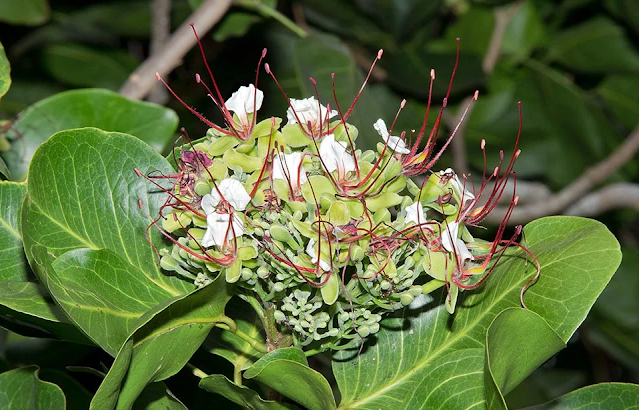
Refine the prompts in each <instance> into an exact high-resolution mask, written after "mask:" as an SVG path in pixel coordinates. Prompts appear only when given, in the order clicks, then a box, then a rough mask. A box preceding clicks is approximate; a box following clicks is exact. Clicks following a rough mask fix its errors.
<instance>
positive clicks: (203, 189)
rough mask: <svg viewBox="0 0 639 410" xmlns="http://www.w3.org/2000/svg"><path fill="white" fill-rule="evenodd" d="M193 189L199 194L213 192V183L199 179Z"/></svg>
mask: <svg viewBox="0 0 639 410" xmlns="http://www.w3.org/2000/svg"><path fill="white" fill-rule="evenodd" d="M193 190H194V191H195V193H196V194H198V195H199V196H204V195H206V194H208V193H210V192H211V185H209V183H208V182H206V181H205V180H203V179H198V180H197V181H195V184H194V185H193Z"/></svg>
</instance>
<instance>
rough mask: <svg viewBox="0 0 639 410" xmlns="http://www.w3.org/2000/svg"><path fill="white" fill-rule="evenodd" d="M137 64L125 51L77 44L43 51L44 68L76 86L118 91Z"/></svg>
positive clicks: (58, 45) (55, 46)
mask: <svg viewBox="0 0 639 410" xmlns="http://www.w3.org/2000/svg"><path fill="white" fill-rule="evenodd" d="M137 65H138V61H137V60H136V59H134V58H133V57H132V56H131V55H130V54H129V53H127V52H124V51H122V50H98V49H93V48H91V47H87V46H82V45H78V44H71V43H69V44H54V45H51V46H48V47H45V48H44V50H43V51H42V66H43V68H44V69H45V70H47V72H48V73H49V74H51V76H53V77H54V78H55V79H56V80H57V81H59V82H61V83H64V84H68V85H71V86H74V87H96V88H107V89H110V90H117V89H119V88H120V86H122V84H124V82H125V81H126V80H127V78H128V77H129V75H130V74H131V73H132V72H133V70H134V69H135V67H136V66H137Z"/></svg>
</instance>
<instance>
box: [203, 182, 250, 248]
mask: <svg viewBox="0 0 639 410" xmlns="http://www.w3.org/2000/svg"><path fill="white" fill-rule="evenodd" d="M218 191H219V192H218ZM220 194H221V196H220ZM222 199H224V200H225V201H226V202H228V204H229V205H230V206H231V207H232V208H233V210H234V211H231V213H228V212H218V210H217V209H216V207H217V206H218V205H219V204H220V202H222ZM250 201H251V197H250V196H249V195H248V193H246V189H244V186H242V184H241V183H240V181H238V180H235V179H232V178H226V179H224V180H222V181H221V182H220V183H219V184H217V189H213V190H212V191H211V193H210V194H206V195H204V196H203V197H202V202H201V203H200V205H201V206H202V209H203V210H204V213H205V214H206V232H204V237H202V246H203V247H205V248H208V247H210V246H213V245H216V246H219V247H222V246H224V244H225V243H227V242H230V241H233V240H235V238H236V237H237V236H241V235H242V234H244V223H243V222H242V220H241V219H240V218H239V217H238V216H237V215H235V210H237V211H243V210H245V209H246V206H247V205H248V203H249V202H250Z"/></svg>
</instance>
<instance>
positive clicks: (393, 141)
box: [373, 118, 410, 154]
mask: <svg viewBox="0 0 639 410" xmlns="http://www.w3.org/2000/svg"><path fill="white" fill-rule="evenodd" d="M373 128H375V130H376V131H377V133H378V134H379V135H381V136H382V138H383V139H384V142H387V143H388V146H389V148H390V149H392V150H393V151H395V152H397V153H398V154H408V153H410V150H409V149H408V148H406V144H405V143H404V141H403V140H402V139H401V138H399V137H393V136H391V135H390V133H389V132H388V128H386V123H385V122H384V120H383V119H381V118H380V119H378V120H377V121H375V124H373Z"/></svg>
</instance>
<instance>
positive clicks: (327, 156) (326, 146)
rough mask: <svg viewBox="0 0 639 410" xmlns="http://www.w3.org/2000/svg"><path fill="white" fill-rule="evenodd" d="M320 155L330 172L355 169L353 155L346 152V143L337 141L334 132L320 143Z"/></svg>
mask: <svg viewBox="0 0 639 410" xmlns="http://www.w3.org/2000/svg"><path fill="white" fill-rule="evenodd" d="M319 155H320V157H321V158H322V162H323V163H324V165H325V166H326V170H327V171H328V172H333V171H335V170H336V169H339V170H340V171H339V172H344V173H346V172H349V171H354V170H355V160H354V159H353V156H352V155H351V154H349V153H348V152H346V143H345V142H339V141H335V136H334V135H333V134H328V135H327V136H326V137H324V140H323V141H322V143H321V144H320V148H319Z"/></svg>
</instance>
